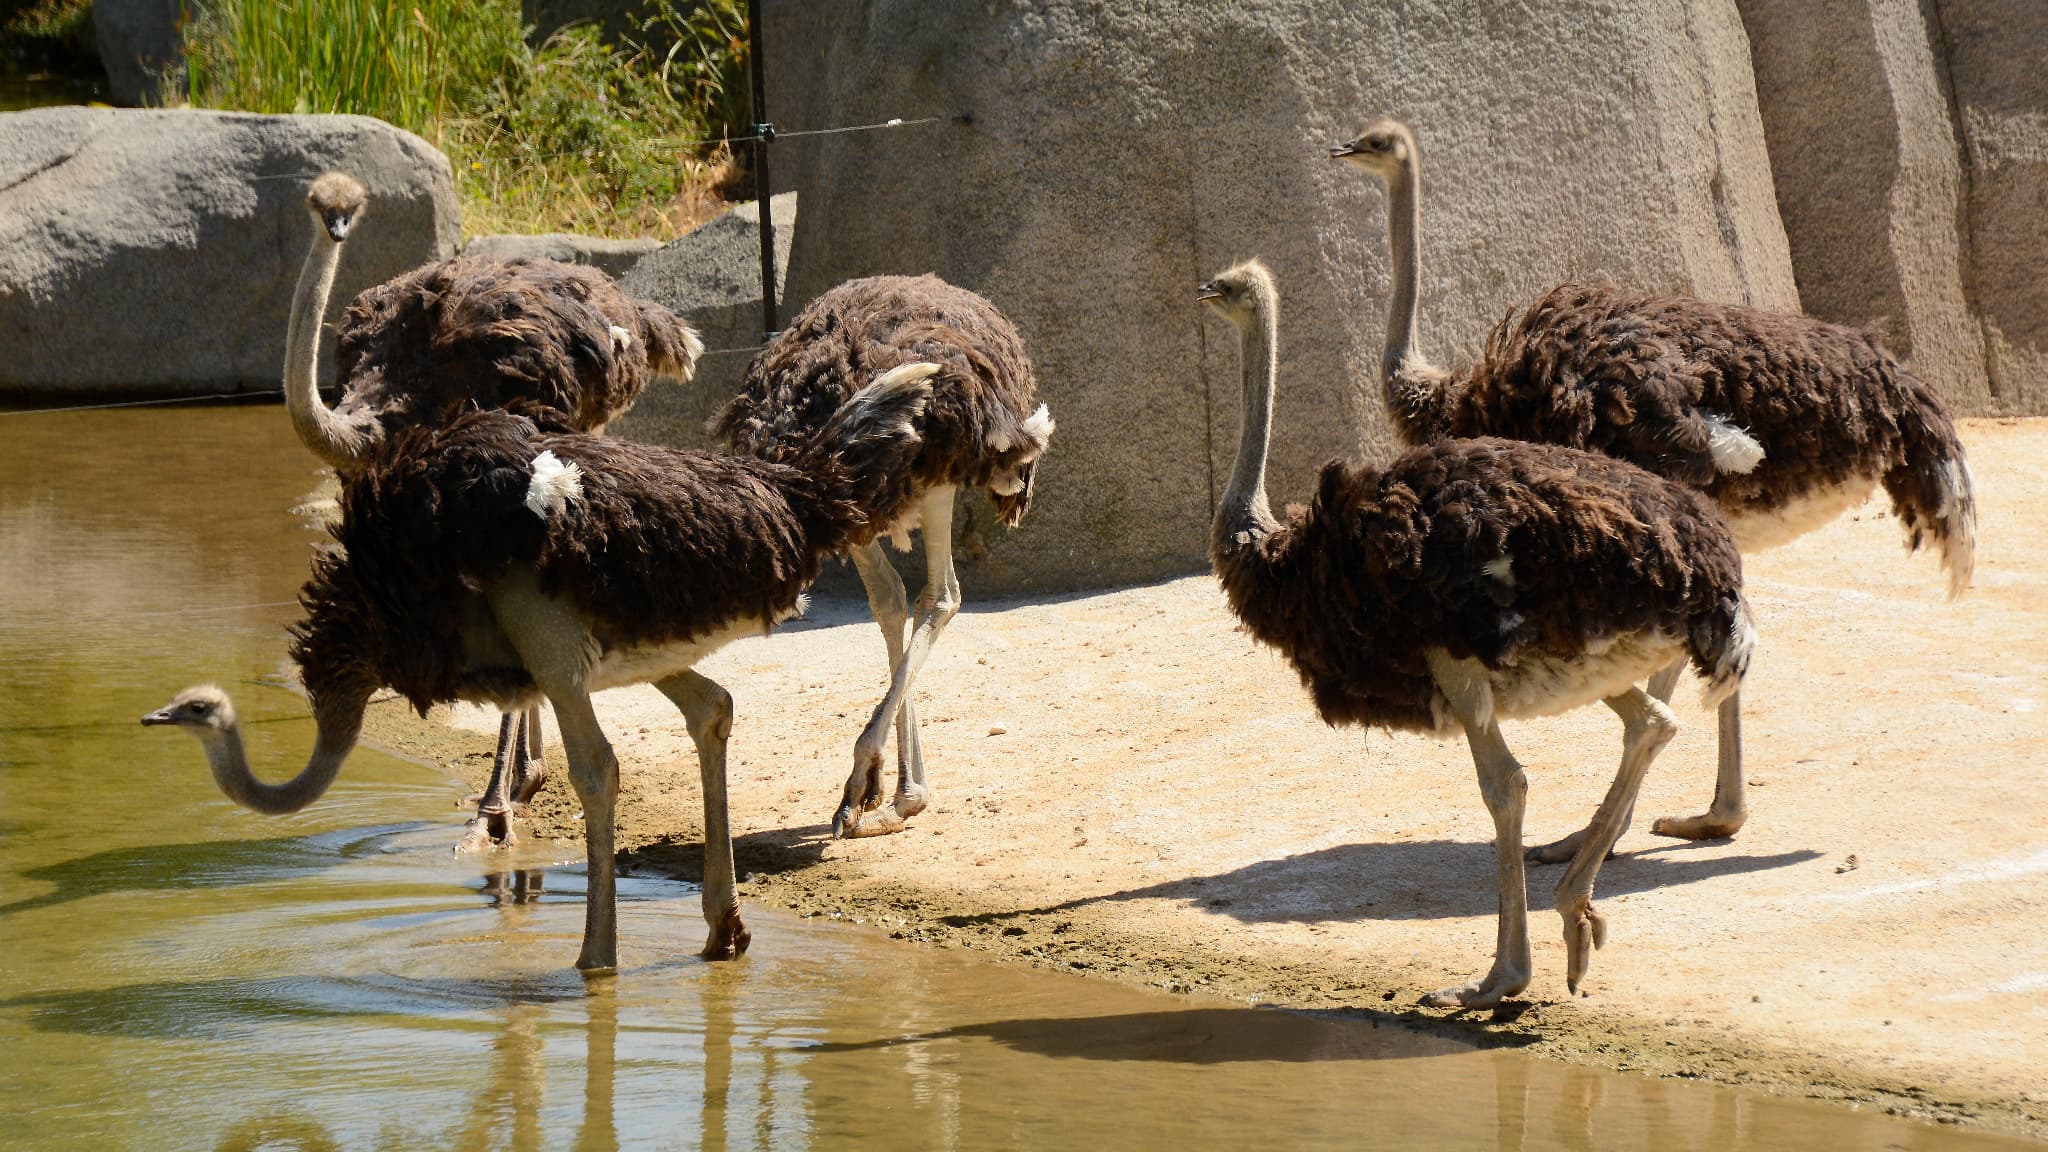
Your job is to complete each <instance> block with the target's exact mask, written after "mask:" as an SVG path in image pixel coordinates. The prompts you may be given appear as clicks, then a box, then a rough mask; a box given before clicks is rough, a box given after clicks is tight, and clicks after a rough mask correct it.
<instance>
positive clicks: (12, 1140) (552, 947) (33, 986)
mask: <svg viewBox="0 0 2048 1152" xmlns="http://www.w3.org/2000/svg"><path fill="white" fill-rule="evenodd" d="M0 448H4V449H5V457H6V461H7V463H6V466H5V467H4V468H0V678H4V679H0V957H4V965H0V1147H10V1148H11V1147H23V1148H32V1147H59V1146H65V1147H108V1148H119V1147H149V1148H220V1149H254V1148H297V1149H324V1148H357V1147H375V1148H394V1149H397V1148H419V1147H440V1148H461V1149H466V1148H479V1149H481V1148H517V1149H525V1148H576V1149H609V1148H615V1147H632V1148H670V1147H681V1148H707V1149H709V1148H753V1147H771V1148H814V1147H815V1148H833V1149H838V1148H859V1147H870V1146H874V1147H880V1146H888V1147H891V1148H909V1149H916V1148H926V1147H935V1148H989V1147H1014V1148H1059V1147H1082V1146H1087V1147H1096V1146H1104V1145H1108V1146H1114V1147H1119V1148H1176V1149H1180V1148H1190V1147H1213V1146H1222V1145H1231V1144H1236V1145H1245V1146H1252V1147H1262V1148H1263V1147H1386V1148H1461V1149H1462V1148H1499V1149H1509V1148H1512V1149H1581V1148H1586V1149H1591V1148H1646V1147H1648V1148H1659V1149H1717V1150H1718V1149H1733V1148H1755V1149H1765V1148H1786V1149H1793V1148H1799V1149H1807V1148H1857V1149H1883V1148H1910V1149H1928V1150H1942V1149H1978V1148H1987V1149H1988V1148H1998V1147H2016V1146H2020V1145H2019V1144H2018V1142H2015V1141H2007V1140H2002V1139H1999V1138H1996V1137H1990V1136H1983V1135H1977V1134H1972V1133H1963V1132H1958V1131H1955V1130H1953V1129H1944V1128H1938V1127H1935V1126H1931V1125H1923V1124H1915V1123H1908V1122H1904V1121H1898V1120H1893V1119H1890V1118H1886V1117H1882V1116H1876V1115H1871V1114H1867V1113H1860V1112H1854V1111H1850V1110H1847V1109H1843V1108H1836V1107H1829V1106H1824V1105H1819V1104H1814V1103H1810V1102H1806V1101H1789V1100H1779V1099H1771V1098H1762V1097H1754V1096H1748V1095H1744V1094H1740V1093H1735V1092H1730V1091H1726V1090H1722V1089H1717V1088H1710V1087H1707V1086H1704V1085H1699V1084H1691V1083H1684V1082H1676V1081H1656V1080H1647V1079H1643V1078H1639V1077H1633V1076H1626V1075H1619V1074H1612V1073H1603V1072H1596V1071H1591V1070H1587V1069H1582V1068H1573V1067H1568V1066H1565V1065H1561V1064H1557V1063H1554V1062H1549V1061H1541V1060H1535V1059H1531V1058H1529V1057H1526V1056H1522V1055H1519V1054H1516V1053H1512V1052H1503V1051H1492V1052H1476V1051H1471V1050H1468V1049H1465V1048H1462V1047H1461V1046H1459V1045H1456V1044H1454V1043H1452V1042H1450V1041H1446V1040H1440V1039H1435V1038H1428V1037H1418V1036H1415V1035H1411V1034H1409V1033H1406V1032H1403V1031H1399V1030H1396V1029H1391V1028H1389V1029H1376V1028H1374V1027H1373V1026H1372V1025H1371V1023H1370V1022H1367V1021H1359V1020H1350V1019H1337V1018H1324V1017H1312V1016H1304V1015H1296V1014H1289V1013H1280V1012H1273V1011H1262V1010H1256V1009H1251V1008H1247V1007H1244V1006H1241V1005H1235V1004H1231V1003H1227V1002H1222V1001H1203V1000H1200V999H1196V998H1189V997H1176V996H1169V995H1166V994H1164V993H1158V994H1153V993H1147V992H1141V991H1138V990H1135V989H1130V988H1124V987H1120V986H1116V985H1111V984H1107V983H1104V982H1100V981H1090V980H1085V979H1082V978H1080V977H1075V976H1069V975H1057V974H1052V973H1040V972H1032V971H1024V970H1019V969H1013V968H1003V967H995V966H990V965H986V964H981V963H977V962H975V961H973V960H971V959H968V958H966V957H964V956H962V955H961V954H959V953H955V952H947V951H938V950H931V949H925V948H919V947H916V946H912V945H908V944H901V943H895V942H891V941H887V940H883V939H880V938H878V937H877V936H876V935H874V934H871V933H866V932H862V931H859V930H855V929H851V928H847V927H843V926H839V925H828V924H823V923H819V922H815V921H803V920H797V919H793V918H791V917H787V916H778V915H773V914H771V913H769V912H768V911H766V910H763V909H760V908H758V907H750V908H749V910H748V918H749V921H750V923H751V925H752V927H753V930H754V948H753V951H752V952H751V953H750V954H749V955H748V956H747V957H746V958H744V959H743V960H741V961H739V962H737V963H733V964H725V965H707V964H704V963H701V962H699V961H697V960H695V959H694V958H693V957H692V956H691V953H692V952H693V951H694V949H695V948H696V947H697V946H698V945H699V944H700V943H701V941H702V936H703V924H702V922H701V920H699V918H698V914H697V906H696V900H695V895H694V892H693V890H691V889H690V888H689V887H687V886H685V885H682V884H677V883H671V882H666V881H657V880H648V879H637V878H633V879H625V880H623V881H622V882H621V886H620V890H621V899H622V903H621V909H620V939H621V963H622V971H621V973H620V975H619V976H618V977H617V978H616V979H605V980H595V981H590V982H587V983H586V982H585V981H584V980H583V979H582V978H581V977H580V976H578V975H577V974H576V973H575V972H574V971H573V970H572V969H571V968H570V963H571V961H572V960H573V958H574V956H575V952H576V941H577V936H578V934H579V932H580V930H581V923H582V910H581V907H580V902H581V898H582V892H581V885H582V873H581V870H580V868H578V867H576V866H575V865H574V863H573V862H561V861H555V860H552V859H549V858H548V857H547V856H545V855H537V854H522V855H518V856H516V857H514V858H511V859H508V858H506V856H505V854H502V853H501V854H499V855H497V856H495V857H492V858H487V859H484V860H475V859H458V858H456V857H455V856H453V855H452V854H451V853H450V852H449V847H450V845H452V844H453V842H454V841H455V839H456V835H457V831H458V825H459V821H460V815H459V813H458V811H457V809H456V808H455V807H454V804H453V802H454V800H455V799H456V798H457V797H458V796H459V794H460V792H461V788H460V787H459V786H458V785H457V783H456V782H455V781H454V780H453V779H451V778H450V777H449V776H447V775H445V774H443V773H442V772H440V771H438V770H436V769H434V768H431V767H427V766H423V765H418V764H413V763H409V762H406V761H403V760H399V759H396V758H393V757H389V756H383V755H379V754H377V753H375V752H371V751H367V750H365V751H359V752H358V753H357V754H356V755H355V756H354V757H353V758H352V759H351V760H350V762H349V765H348V767H347V769H346V770H345V771H344V772H343V775H342V778H341V780H340V782H339V783H338V784H337V785H336V786H335V788H334V790H333V791H332V792H331V793H330V794H329V795H328V796H327V797H326V798H325V799H323V800H322V801H321V802H319V803H317V804H315V805H314V806H313V807H312V808H310V809H309V810H308V811H306V812H304V813H302V814H299V815H296V816H291V817H282V818H276V817H264V816H258V815H255V814H252V813H247V812H242V811H239V810H237V809H235V808H234V807H232V806H231V805H230V804H228V803H227V802H226V801H225V800H224V799H222V798H221V797H220V796H219V794H218V793H217V792H216V791H215V789H214V787H213V784H212V782H211V779H210V778H209V776H208V774H207V772H206V770H205V767H204V764H203V762H202V760H201V758H200V756H199V754H198V751H197V749H196V748H195V747H194V746H193V744H192V742H191V741H190V740H189V739H187V738H185V737H184V736H182V735H181V734H178V733H176V732H169V731H164V730H159V729H144V728H142V727H140V726H139V725H137V724H136V718H137V717H138V716H140V715H141V714H142V713H143V712H145V711H147V710H149V709H151V708H154V707H156V706H158V705H160V704H162V703H163V702H164V701H165V700H166V699H168V698H169V696H170V695H171V693H172V692H173V691H174V690H175V689H176V688H178V687H181V686H183V685H184V684H187V683H190V682H192V681H194V680H197V679H205V678H212V679H216V680H218V681H220V682H221V683H222V684H224V685H226V686H227V687H229V689H230V690H231V691H233V692H234V693H235V694H236V697H237V700H238V703H239V705H240V707H241V710H242V713H243V715H244V718H245V721H247V722H248V736H249V743H250V750H251V755H252V756H253V757H254V758H256V759H257V761H258V762H259V763H267V764H271V765H277V766H280V767H281V766H282V765H284V764H286V763H291V764H293V765H296V764H297V763H301V762H303V757H304V755H305V753H306V751H307V749H308V747H309V746H310V744H311V725H310V723H309V722H308V721H307V720H306V719H305V718H304V716H305V709H304V705H303V703H302V702H301V701H300V700H299V698H298V697H296V696H295V695H293V694H292V693H291V692H289V691H288V690H286V688H285V687H284V683H285V677H284V639H283V633H282V626H283V625H284V624H285V623H286V622H287V621H289V620H290V619H291V618H292V617H293V616H294V615H295V610H294V608H293V607H292V606H291V605H290V603H289V601H290V600H291V597H292V595H293V593H294V591H295V590H296V587H297V585H298V583H299V581H300V580H301V579H302V578H303V576H304V572H305V557H306V549H307V548H308V546H310V545H311V544H312V543H313V542H314V541H315V540H316V539H317V537H316V534H315V533H313V532H311V531H309V530H308V529H306V528H305V527H303V526H302V525H301V524H300V523H299V521H298V520H297V519H296V518H295V517H294V516H293V515H292V514H291V513H290V511H289V509H291V508H292V507H293V506H294V505H296V504H297V503H299V502H300V501H301V500H303V499H304V498H305V497H306V496H307V495H308V494H310V493H311V492H313V491H314V490H315V488H316V487H317V485H318V482H319V474H318V472H317V470H316V469H315V468H314V466H313V465H312V463H311V461H310V459H309V458H308V457H307V456H306V455H305V454H304V453H303V452H302V451H301V450H300V449H299V448H298V447H297V445H296V444H295V443H294V442H293V441H292V440H291V435H290V432H289V430H288V428H287V426H286V422H285V420H284V418H283V415H282V413H280V412H279V411H278V410H276V409H275V408H235V409H207V410H194V409H177V408H171V409H142V410H128V411H120V412H103V413H79V414H64V415H20V414H13V415H9V414H0ZM386 706H388V705H386ZM746 786H747V782H746V781H745V780H744V779H739V780H735V781H734V787H735V788H745V787H746ZM828 786H830V781H829V780H826V779H825V778H824V777H821V778H820V787H821V788H823V787H828ZM532 851H533V852H534V853H539V852H542V851H543V850H541V849H534V850H532Z"/></svg>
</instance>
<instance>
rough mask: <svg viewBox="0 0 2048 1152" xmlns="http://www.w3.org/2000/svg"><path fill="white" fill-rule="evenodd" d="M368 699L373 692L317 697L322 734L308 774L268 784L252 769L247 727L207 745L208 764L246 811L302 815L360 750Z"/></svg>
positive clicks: (309, 760) (315, 708)
mask: <svg viewBox="0 0 2048 1152" xmlns="http://www.w3.org/2000/svg"><path fill="white" fill-rule="evenodd" d="M368 700H369V695H368V694H367V693H362V694H355V693H350V694H348V698H347V699H343V700H339V701H336V700H320V699H316V700H315V701H314V704H313V720H314V723H315V725H316V727H317V730H318V734H317V736H316V737H315V738H314V741H313V754H312V755H311V756H309V757H308V758H307V759H306V767H305V768H304V770H302V771H301V772H300V773H299V774H298V775H297V776H294V777H292V778H291V779H290V780H287V781H285V782H284V783H282V784H266V783H264V782H263V781H261V780H258V779H257V778H256V774H255V773H254V772H252V771H251V770H250V768H249V757H248V754H247V753H246V752H245V751H244V750H243V747H242V728H241V725H239V724H237V725H235V726H233V727H231V728H229V729H228V730H227V731H226V732H223V733H221V734H220V735H218V736H214V737H212V738H210V739H207V740H204V741H202V743H203V745H204V747H205V749H206V760H207V763H208V764H210V765H211V766H212V767H213V779H214V782H215V783H216V784H219V785H220V790H221V791H222V792H224V793H226V794H227V797H228V799H230V800H233V801H234V802H235V803H237V804H240V805H241V806H242V807H244V808H253V809H255V810H256V811H258V812H263V813H267V814H270V815H273V816H277V815H282V814H284V813H287V812H297V811H298V810H299V809H301V808H304V807H305V806H306V805H308V804H311V803H312V802H313V801H315V800H318V799H319V798H320V797H321V796H322V795H323V794H324V793H325V792H326V791H327V786H328V785H330V784H332V783H334V778H335V776H336V775H337V774H339V773H340V772H341V763H342V761H343V760H346V759H347V758H348V754H349V750H350V749H352V748H354V747H355V743H356V735H357V733H359V732H360V731H361V730H362V727H363V706H364V705H365V704H366V703H367V702H368Z"/></svg>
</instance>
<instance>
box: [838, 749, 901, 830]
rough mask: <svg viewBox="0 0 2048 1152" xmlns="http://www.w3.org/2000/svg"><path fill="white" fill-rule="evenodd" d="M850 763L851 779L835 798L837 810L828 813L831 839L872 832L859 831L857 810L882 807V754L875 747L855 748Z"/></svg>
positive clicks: (865, 810)
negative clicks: (830, 814)
mask: <svg viewBox="0 0 2048 1152" xmlns="http://www.w3.org/2000/svg"><path fill="white" fill-rule="evenodd" d="M864 753H865V754H864ZM854 764H855V768H854V772H853V778H852V779H850V780H848V781H847V782H846V791H845V793H844V794H842V795H841V796H840V799H839V811H837V812H835V813H833V815H832V838H833V839H834V840H843V839H846V838H847V837H851V836H861V835H869V836H872V835H875V833H872V832H869V833H863V832H861V831H860V818H861V813H863V812H872V811H874V810H875V809H877V808H880V807H881V806H882V754H881V752H880V751H879V750H877V751H873V752H868V750H867V749H863V748H855V749H854ZM891 831H894V829H891Z"/></svg>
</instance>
